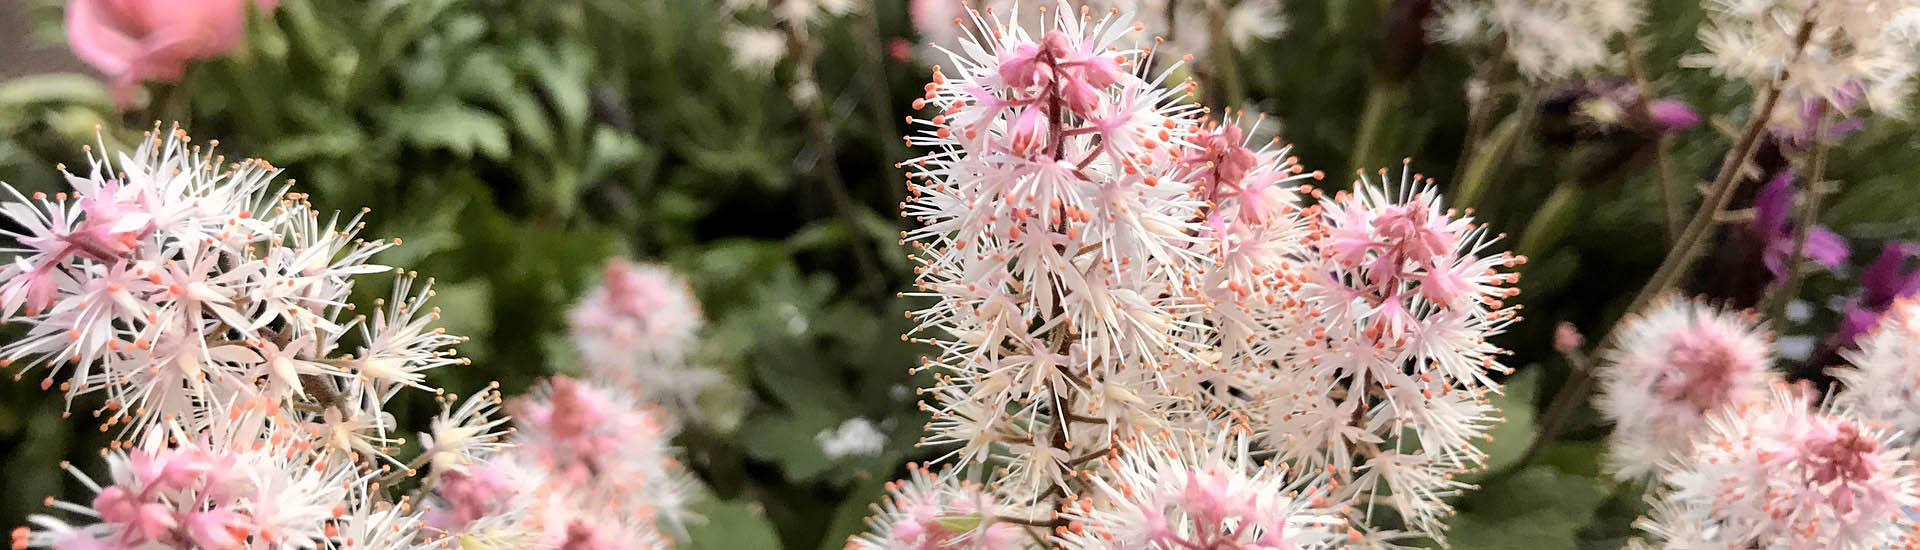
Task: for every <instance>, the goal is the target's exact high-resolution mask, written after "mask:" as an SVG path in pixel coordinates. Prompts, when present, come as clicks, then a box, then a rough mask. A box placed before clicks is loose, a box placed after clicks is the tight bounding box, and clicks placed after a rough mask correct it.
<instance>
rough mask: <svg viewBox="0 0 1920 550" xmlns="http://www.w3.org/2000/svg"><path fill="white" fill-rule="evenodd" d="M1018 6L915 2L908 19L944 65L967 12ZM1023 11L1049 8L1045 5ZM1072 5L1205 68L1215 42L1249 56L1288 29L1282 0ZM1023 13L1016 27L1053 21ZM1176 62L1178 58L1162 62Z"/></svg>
mask: <svg viewBox="0 0 1920 550" xmlns="http://www.w3.org/2000/svg"><path fill="white" fill-rule="evenodd" d="M1016 3H1017V2H1014V1H1013V0H974V1H967V0H912V1H911V2H910V3H909V4H908V16H909V17H910V18H911V19H912V21H913V26H914V29H915V30H917V31H919V33H920V35H921V36H922V37H924V38H926V39H927V41H928V42H931V43H932V45H933V46H934V47H933V48H928V49H926V50H924V53H925V57H926V58H927V59H928V60H930V61H934V62H941V61H945V58H944V54H940V53H939V48H945V49H949V50H953V49H957V48H959V47H960V43H961V41H962V40H963V39H964V35H965V33H966V32H967V28H968V27H969V26H970V25H971V24H972V23H970V21H972V20H973V16H972V15H970V14H969V13H968V10H969V9H973V10H978V11H980V12H985V13H989V14H991V13H994V12H1005V11H1008V10H1012V9H1014V8H1015V4H1016ZM1025 5H1026V6H1034V5H1037V6H1041V7H1045V6H1046V4H1045V3H1039V4H1033V3H1028V4H1025ZM1074 5H1076V6H1080V5H1084V6H1086V7H1087V8H1088V9H1090V10H1092V11H1093V12H1094V13H1102V12H1108V11H1112V10H1118V11H1119V12H1120V13H1123V14H1127V16H1128V17H1130V18H1131V19H1132V20H1134V21H1138V22H1140V23H1141V24H1142V25H1144V30H1145V32H1147V33H1148V34H1149V35H1151V36H1157V37H1161V38H1164V39H1166V40H1167V43H1166V44H1165V46H1164V47H1167V48H1169V49H1170V50H1171V51H1178V52H1182V53H1189V54H1192V55H1193V56H1194V58H1195V59H1197V60H1200V61H1203V62H1204V61H1205V60H1207V59H1208V58H1209V57H1211V56H1212V55H1214V54H1215V53H1216V51H1215V48H1214V43H1213V41H1214V40H1215V38H1216V37H1219V38H1224V39H1225V40H1226V41H1227V44H1229V45H1231V46H1232V47H1233V49H1235V50H1239V51H1247V50H1249V49H1251V48H1252V47H1253V46H1254V45H1255V44H1256V43H1258V42H1260V41H1266V40H1273V39H1276V38H1280V37H1281V36H1283V35H1285V34H1286V32H1287V29H1288V20H1287V15H1286V12H1285V11H1284V10H1283V9H1282V7H1281V2H1280V1H1279V0H1205V1H1196V2H1177V1H1170V0H1090V1H1088V2H1078V3H1075V4H1074ZM1020 10H1021V11H1022V12H1023V13H1022V14H1021V19H1020V20H1019V21H1018V24H1019V25H1020V26H1022V27H1027V28H1037V27H1039V26H1042V25H1044V24H1046V20H1047V18H1048V17H1050V16H1049V15H1047V14H1046V13H1045V12H1046V10H1043V9H1029V8H1027V7H1021V8H1020ZM1216 10H1218V15H1219V17H1218V18H1217V19H1216V18H1215V17H1214V16H1215V11H1216ZM1172 59H1174V57H1168V58H1164V59H1162V60H1161V61H1162V62H1165V61H1169V60H1172Z"/></svg>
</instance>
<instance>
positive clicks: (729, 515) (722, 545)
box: [687, 499, 780, 550]
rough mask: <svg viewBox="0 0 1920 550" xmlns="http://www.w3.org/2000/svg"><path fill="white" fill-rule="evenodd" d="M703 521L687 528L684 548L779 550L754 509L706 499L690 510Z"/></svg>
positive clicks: (768, 526)
mask: <svg viewBox="0 0 1920 550" xmlns="http://www.w3.org/2000/svg"><path fill="white" fill-rule="evenodd" d="M691 508H692V511H693V513H694V514H696V515H698V516H700V517H701V518H702V519H698V520H693V521H692V522H690V523H692V525H688V526H687V539H688V540H687V542H688V543H689V544H688V545H687V547H688V548H691V549H693V550H745V549H760V548H779V547H780V539H779V537H778V536H776V535H775V533H774V531H773V525H772V524H770V523H768V522H767V518H766V517H765V515H764V514H763V513H761V512H759V511H756V510H755V509H754V508H755V507H754V505H752V504H749V503H745V502H738V501H719V500H712V499H706V500H702V501H699V502H695V503H694V504H693V506H691Z"/></svg>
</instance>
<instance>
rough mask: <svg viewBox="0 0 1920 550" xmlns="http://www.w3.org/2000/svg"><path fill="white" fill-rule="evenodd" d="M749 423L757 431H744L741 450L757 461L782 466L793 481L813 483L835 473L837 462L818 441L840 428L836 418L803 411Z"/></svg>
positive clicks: (825, 413) (781, 468) (811, 411)
mask: <svg viewBox="0 0 1920 550" xmlns="http://www.w3.org/2000/svg"><path fill="white" fill-rule="evenodd" d="M748 422H750V423H752V424H753V426H754V429H751V430H744V431H741V432H740V434H739V437H740V440H741V441H740V443H741V446H743V447H745V448H746V450H747V454H750V455H753V457H754V458H758V459H760V460H765V461H768V462H772V463H775V464H779V465H780V470H781V471H782V472H784V473H786V475H787V479H790V480H793V481H809V480H813V479H814V478H816V477H819V476H820V475H822V474H825V473H827V472H828V471H829V470H831V469H832V468H833V466H834V464H835V462H836V461H835V460H834V459H832V458H828V457H827V454H826V451H825V450H823V449H821V448H820V442H819V441H818V440H817V439H815V438H816V437H817V436H818V435H819V434H820V432H823V431H826V430H829V429H832V428H834V427H835V426H838V425H839V424H840V419H839V418H837V417H836V416H835V415H832V414H829V413H827V412H824V411H819V410H802V411H797V412H795V413H794V414H793V415H784V414H765V415H761V416H759V417H755V418H753V419H751V420H749V421H748Z"/></svg>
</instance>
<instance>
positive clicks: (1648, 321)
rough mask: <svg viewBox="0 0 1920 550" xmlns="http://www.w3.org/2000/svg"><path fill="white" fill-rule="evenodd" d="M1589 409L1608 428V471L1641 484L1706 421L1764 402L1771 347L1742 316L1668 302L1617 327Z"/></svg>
mask: <svg viewBox="0 0 1920 550" xmlns="http://www.w3.org/2000/svg"><path fill="white" fill-rule="evenodd" d="M1619 330H1620V336H1619V338H1618V339H1617V340H1616V341H1615V342H1614V343H1613V345H1612V347H1611V348H1610V349H1609V350H1608V351H1607V352H1606V353H1605V355H1604V356H1603V357H1602V359H1603V361H1604V364H1602V365H1601V366H1600V367H1599V369H1600V370H1599V379H1600V395H1599V398H1598V400H1597V401H1596V402H1595V403H1594V406H1595V407H1596V408H1598V409H1599V410H1600V412H1601V414H1602V415H1604V416H1605V417H1606V418H1607V420H1609V421H1612V422H1613V423H1614V429H1613V433H1612V435H1611V436H1610V437H1609V439H1608V441H1607V447H1608V449H1607V450H1608V452H1607V456H1608V459H1609V460H1608V464H1607V465H1608V469H1609V470H1610V471H1611V472H1612V473H1613V474H1614V475H1616V476H1618V477H1620V478H1622V479H1631V478H1639V477H1644V476H1646V475H1648V474H1650V473H1653V472H1654V471H1655V468H1656V467H1658V466H1659V465H1660V464H1662V463H1665V462H1667V461H1669V460H1672V459H1673V458H1674V457H1676V456H1678V455H1680V454H1683V453H1685V452H1686V451H1687V446H1688V445H1690V444H1691V443H1692V441H1693V439H1694V438H1695V437H1696V436H1698V431H1699V430H1700V429H1702V428H1703V427H1704V426H1706V419H1707V417H1708V416H1709V415H1712V414H1715V413H1717V412H1719V411H1720V410H1722V409H1725V408H1728V407H1738V406H1743V405H1745V404H1748V403H1751V402H1753V401H1754V400H1757V399H1761V398H1764V397H1765V396H1766V395H1767V392H1768V388H1770V387H1772V386H1773V384H1775V383H1776V382H1777V381H1778V379H1779V377H1778V376H1776V375H1774V374H1773V373H1771V372H1770V371H1768V365H1769V364H1771V363H1772V347H1773V345H1772V342H1771V338H1770V337H1769V334H1768V333H1767V331H1766V330H1765V329H1763V328H1761V327H1760V326H1759V321H1758V320H1757V319H1755V318H1754V316H1753V315H1752V314H1750V313H1736V312H1728V311H1721V310H1719V309H1716V308H1714V307H1712V306H1709V305H1706V304H1703V303H1700V302H1696V301H1692V300H1684V299H1677V298H1676V299H1668V300H1666V301H1664V302H1662V303H1660V304H1658V305H1656V306H1655V307H1653V308H1652V309H1651V310H1649V311H1648V312H1646V313H1644V314H1641V315H1638V316H1635V317H1633V318H1631V319H1629V320H1627V321H1626V323H1625V324H1624V325H1621V327H1620V329H1619Z"/></svg>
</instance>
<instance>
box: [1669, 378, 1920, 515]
mask: <svg viewBox="0 0 1920 550" xmlns="http://www.w3.org/2000/svg"><path fill="white" fill-rule="evenodd" d="M1775 388H1776V389H1775V390H1774V391H1773V392H1772V394H1771V396H1770V397H1769V398H1767V399H1763V400H1760V402H1757V403H1750V404H1746V405H1743V406H1739V407H1735V408H1731V409H1727V410H1726V411H1724V412H1723V413H1722V414H1720V415H1716V416H1714V417H1713V418H1712V419H1710V420H1709V421H1708V424H1707V429H1706V431H1705V433H1704V435H1702V436H1701V438H1700V439H1699V440H1698V441H1697V442H1696V443H1695V444H1694V445H1693V447H1692V452H1691V453H1690V454H1688V455H1687V456H1684V457H1681V458H1679V459H1677V460H1675V461H1673V462H1671V463H1669V467H1668V469H1667V471H1665V472H1664V473H1662V475H1661V476H1660V478H1659V483H1658V485H1657V487H1656V495H1655V496H1652V497H1649V499H1648V500H1649V501H1650V502H1652V504H1653V511H1652V513H1651V514H1650V515H1648V516H1647V517H1645V518H1642V519H1641V520H1640V521H1638V522H1635V526H1637V527H1639V528H1640V529H1642V530H1643V531H1645V532H1646V535H1647V537H1646V539H1645V540H1641V541H1636V543H1635V545H1636V546H1635V547H1639V548H1662V549H1672V550H1683V549H1696V548H1833V549H1839V550H1866V549H1877V548H1904V547H1907V546H1909V545H1910V544H1911V543H1912V533H1913V529H1914V528H1915V524H1914V520H1913V516H1912V515H1911V513H1910V510H1912V509H1913V507H1914V506H1916V505H1920V496H1916V491H1920V483H1917V482H1916V478H1915V469H1914V464H1913V462H1912V461H1911V460H1910V459H1908V458H1907V457H1906V451H1905V449H1904V448H1902V447H1899V446H1896V445H1891V444H1890V443H1891V441H1890V439H1889V438H1890V436H1891V434H1890V433H1888V432H1887V431H1885V430H1884V429H1883V428H1880V427H1877V426H1876V425H1874V424H1871V423H1868V422H1867V421H1865V420H1862V419H1861V418H1860V417H1858V416H1856V415H1854V414H1853V413H1852V412H1850V411H1844V410H1815V409H1814V408H1813V406H1812V405H1811V404H1810V403H1809V400H1808V399H1807V398H1806V397H1805V396H1803V395H1801V394H1799V393H1796V392H1795V391H1793V390H1791V389H1789V388H1787V387H1786V386H1784V385H1781V386H1776V387H1775Z"/></svg>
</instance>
